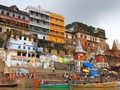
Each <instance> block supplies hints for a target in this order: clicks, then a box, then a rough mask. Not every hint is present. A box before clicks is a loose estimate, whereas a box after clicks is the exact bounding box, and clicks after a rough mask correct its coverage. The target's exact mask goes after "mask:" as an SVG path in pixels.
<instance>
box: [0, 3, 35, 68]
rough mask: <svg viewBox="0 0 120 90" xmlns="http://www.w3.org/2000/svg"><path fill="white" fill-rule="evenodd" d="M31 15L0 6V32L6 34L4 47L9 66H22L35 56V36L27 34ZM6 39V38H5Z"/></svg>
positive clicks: (12, 7)
mask: <svg viewBox="0 0 120 90" xmlns="http://www.w3.org/2000/svg"><path fill="white" fill-rule="evenodd" d="M28 26H29V15H28V14H27V13H26V12H23V11H21V10H19V9H18V8H17V7H16V6H15V5H13V6H11V7H7V6H3V5H0V32H1V33H3V34H6V38H5V39H4V41H5V42H6V44H4V47H5V49H7V50H6V55H7V56H6V63H7V66H16V65H20V66H21V65H22V64H23V63H24V62H25V63H27V62H28V61H29V60H30V59H27V58H26V57H33V56H35V50H36V45H35V41H34V40H35V38H36V37H35V36H34V35H32V34H29V33H27V32H28V30H29V27H28ZM3 37H4V36H3Z"/></svg>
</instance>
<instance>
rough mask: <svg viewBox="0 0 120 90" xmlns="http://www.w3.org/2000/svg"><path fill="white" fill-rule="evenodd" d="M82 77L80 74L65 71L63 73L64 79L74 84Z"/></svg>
mask: <svg viewBox="0 0 120 90" xmlns="http://www.w3.org/2000/svg"><path fill="white" fill-rule="evenodd" d="M79 79H80V76H79V75H78V74H74V75H72V74H69V73H66V72H65V73H64V74H63V75H62V80H64V81H65V82H66V83H69V82H72V83H74V84H76V83H77V81H78V80H79Z"/></svg>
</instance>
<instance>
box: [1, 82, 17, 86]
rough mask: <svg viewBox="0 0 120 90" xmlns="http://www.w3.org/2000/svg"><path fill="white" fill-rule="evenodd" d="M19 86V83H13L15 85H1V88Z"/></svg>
mask: <svg viewBox="0 0 120 90" xmlns="http://www.w3.org/2000/svg"><path fill="white" fill-rule="evenodd" d="M17 86H18V84H17V83H13V84H0V87H17Z"/></svg>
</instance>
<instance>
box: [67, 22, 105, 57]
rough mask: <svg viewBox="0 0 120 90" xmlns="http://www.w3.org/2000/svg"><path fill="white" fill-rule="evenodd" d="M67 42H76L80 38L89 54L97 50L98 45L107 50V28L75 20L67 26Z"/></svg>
mask: <svg viewBox="0 0 120 90" xmlns="http://www.w3.org/2000/svg"><path fill="white" fill-rule="evenodd" d="M65 32H66V33H65V34H66V35H65V36H66V37H65V42H66V43H70V44H76V42H77V41H78V40H79V41H80V42H81V45H82V47H83V49H84V50H85V51H86V52H87V53H88V55H89V54H91V52H96V50H97V47H98V46H99V45H100V47H101V48H102V49H103V50H104V51H106V46H107V44H106V36H105V30H103V29H100V28H97V29H95V28H93V27H91V26H87V25H85V24H83V23H79V22H75V23H72V24H71V25H67V26H66V31H65Z"/></svg>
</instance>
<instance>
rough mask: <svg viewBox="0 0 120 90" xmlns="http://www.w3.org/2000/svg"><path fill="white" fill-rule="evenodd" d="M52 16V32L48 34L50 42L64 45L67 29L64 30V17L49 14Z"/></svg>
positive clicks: (50, 21)
mask: <svg viewBox="0 0 120 90" xmlns="http://www.w3.org/2000/svg"><path fill="white" fill-rule="evenodd" d="M49 15H50V20H49V23H50V31H49V34H48V40H50V41H54V42H60V43H64V39H65V29H64V17H63V16H62V15H59V14H56V13H53V12H49Z"/></svg>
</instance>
